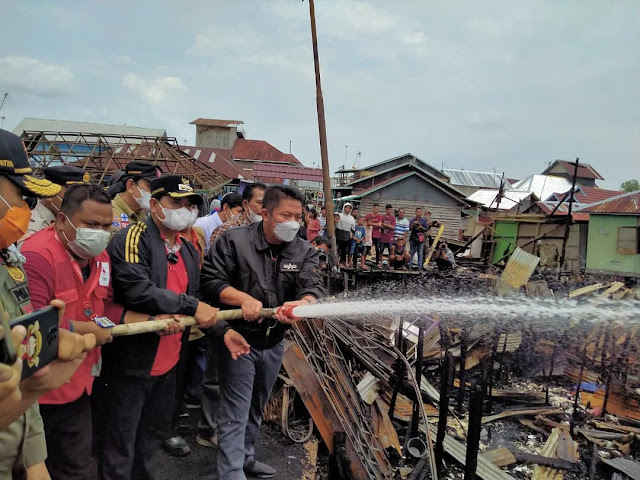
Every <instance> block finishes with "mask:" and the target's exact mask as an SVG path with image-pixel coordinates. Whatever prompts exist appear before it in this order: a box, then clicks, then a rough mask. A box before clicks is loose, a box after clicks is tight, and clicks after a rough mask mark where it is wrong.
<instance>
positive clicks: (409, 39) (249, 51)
mask: <svg viewBox="0 0 640 480" xmlns="http://www.w3.org/2000/svg"><path fill="white" fill-rule="evenodd" d="M0 10H1V11H2V20H0V21H1V22H2V27H1V28H0V94H2V93H4V92H5V91H6V92H9V99H8V101H7V104H6V106H5V109H4V111H3V113H2V114H3V115H4V116H6V119H5V120H4V128H8V129H13V128H14V127H15V126H16V125H17V124H18V122H19V121H20V120H21V119H22V118H23V117H41V118H56V119H65V120H81V121H93V122H102V123H113V124H127V125H136V126H144V127H154V128H165V129H166V130H167V132H168V134H169V135H170V136H175V137H177V138H178V140H179V141H180V142H181V143H182V142H183V141H184V140H185V139H186V140H187V143H190V144H193V142H194V139H195V127H193V126H192V125H189V122H190V121H192V120H194V119H195V118H198V117H208V118H223V119H238V120H243V121H244V122H245V128H246V132H247V135H248V137H249V138H254V139H264V140H267V141H269V142H270V143H272V144H273V145H275V146H276V147H278V148H280V149H281V150H283V151H285V152H288V151H289V142H290V141H291V142H292V152H293V153H294V154H295V155H297V157H298V158H299V159H300V160H301V161H302V162H303V163H304V164H305V165H309V166H311V165H313V164H315V166H318V165H319V163H320V153H319V152H320V150H319V146H318V128H317V119H316V107H315V84H314V76H313V56H312V50H311V39H310V28H309V6H308V3H307V2H304V3H301V2H300V1H299V0H263V1H257V0H242V1H223V0H208V1H205V0H201V1H195V0H182V1H178V0H175V1H169V0H153V1H151V0H146V1H143V0H139V1H134V0H130V1H126V2H124V1H119V0H111V1H106V0H105V1H89V0H82V1H80V0H78V1H57V2H51V1H38V0H29V1H28V2H26V1H13V0H0ZM316 14H317V25H318V34H319V48H320V62H321V67H322V80H323V90H324V99H325V106H326V116H327V128H328V143H329V156H330V160H331V166H332V170H335V169H336V168H338V167H339V166H341V165H342V164H343V163H345V162H344V160H345V146H346V145H348V147H349V148H348V152H347V161H346V163H347V167H350V166H352V165H353V164H354V162H355V158H356V153H357V152H361V159H360V161H359V164H358V166H360V167H362V166H366V165H369V164H372V163H376V162H379V161H381V160H384V159H386V158H390V157H393V156H397V155H400V154H403V153H406V152H411V153H413V154H414V155H416V156H418V157H419V158H421V159H422V160H424V161H426V162H428V163H430V164H432V165H434V166H436V167H438V168H441V167H442V165H443V164H444V166H445V168H464V169H467V170H479V171H493V170H494V169H495V170H496V171H497V172H503V171H504V172H505V173H506V175H507V176H508V177H511V178H523V177H524V176H526V175H528V174H530V173H540V172H542V170H544V168H545V167H546V166H547V164H548V162H550V161H553V160H554V159H556V158H562V159H567V160H573V159H574V158H575V157H580V159H581V161H584V162H589V163H591V164H593V165H594V166H595V167H596V169H597V170H599V171H600V172H601V173H602V175H603V176H604V177H605V179H606V180H605V182H600V186H603V187H607V188H618V187H619V185H620V183H621V182H622V181H623V180H626V179H629V178H634V177H635V178H638V179H640V54H639V49H638V46H639V45H640V1H637V0H626V1H624V0H616V1H611V0H602V1H595V0H575V1H569V0H562V1H558V0H549V1H542V0H536V1H526V0H518V1H517V2H514V1H513V0H505V1H500V0H494V1H491V2H488V1H484V0H475V1H462V0H460V1H455V2H452V1H432V0H428V1H427V0H414V1H412V0H396V1H388V0H380V1H373V0H372V1H364V0H316Z"/></svg>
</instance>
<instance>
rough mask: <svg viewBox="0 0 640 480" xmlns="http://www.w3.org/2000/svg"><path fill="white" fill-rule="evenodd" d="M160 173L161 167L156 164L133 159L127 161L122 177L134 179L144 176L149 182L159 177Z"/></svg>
mask: <svg viewBox="0 0 640 480" xmlns="http://www.w3.org/2000/svg"><path fill="white" fill-rule="evenodd" d="M160 175H162V169H161V168H160V167H159V166H158V165H154V164H153V163H149V162H140V161H135V162H129V163H127V166H126V167H125V169H124V177H123V178H127V179H129V178H133V179H134V180H136V179H138V178H144V179H145V180H149V181H150V182H151V181H153V180H155V179H156V178H159V177H160Z"/></svg>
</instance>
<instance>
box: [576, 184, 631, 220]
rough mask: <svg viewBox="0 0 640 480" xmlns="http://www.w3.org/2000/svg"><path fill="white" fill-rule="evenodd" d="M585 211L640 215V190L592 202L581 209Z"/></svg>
mask: <svg viewBox="0 0 640 480" xmlns="http://www.w3.org/2000/svg"><path fill="white" fill-rule="evenodd" d="M580 211H581V212H585V213H618V214H627V215H640V190H638V191H636V192H629V193H622V194H620V195H618V196H615V197H612V198H609V199H607V200H602V201H600V202H596V203H592V204H591V205H587V206H585V207H583V208H581V209H580Z"/></svg>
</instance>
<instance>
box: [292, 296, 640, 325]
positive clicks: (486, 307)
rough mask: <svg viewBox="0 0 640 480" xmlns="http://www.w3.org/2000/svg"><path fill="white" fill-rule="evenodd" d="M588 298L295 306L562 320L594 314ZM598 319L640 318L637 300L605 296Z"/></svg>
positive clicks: (323, 311)
mask: <svg viewBox="0 0 640 480" xmlns="http://www.w3.org/2000/svg"><path fill="white" fill-rule="evenodd" d="M594 313H595V312H594V306H593V305H592V304H591V303H589V302H584V301H577V300H570V299H555V300H554V299H542V298H528V297H488V296H459V297H442V296H439V297H432V298H420V299H416V298H415V297H412V298H402V297H396V298H393V299H384V300H357V301H350V300H349V301H336V302H327V303H320V304H317V305H309V306H306V305H305V306H300V307H296V308H295V309H294V314H295V315H296V316H299V317H309V318H314V317H322V318H326V319H331V318H352V319H358V318H359V319H366V320H372V321H375V319H376V317H382V316H388V315H402V316H405V315H406V316H420V315H435V314H438V315H440V316H443V317H455V318H459V319H468V320H473V319H474V318H478V319H480V318H491V319H495V320H500V321H509V320H525V319H536V320H547V321H555V322H558V324H563V323H566V322H568V321H571V320H572V319H579V318H580V317H587V316H588V315H589V314H594ZM597 318H598V321H614V320H615V321H622V320H624V321H626V322H633V323H636V322H640V301H637V300H632V301H629V300H626V301H615V300H608V301H606V302H605V303H601V304H600V305H599V306H598V309H597Z"/></svg>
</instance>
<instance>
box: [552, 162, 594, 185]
mask: <svg viewBox="0 0 640 480" xmlns="http://www.w3.org/2000/svg"><path fill="white" fill-rule="evenodd" d="M556 165H560V166H561V167H562V169H563V170H564V171H565V172H566V173H567V174H569V175H571V176H573V171H574V170H575V167H574V165H573V164H572V163H571V162H567V161H566V160H556V161H555V162H553V164H552V165H551V166H550V167H549V168H547V169H546V170H545V171H544V172H542V174H543V175H546V174H547V173H548V172H549V170H551V169H553V168H554V167H555V166H556ZM577 178H593V179H594V180H604V177H603V176H602V175H600V174H599V173H598V172H597V171H596V169H595V168H593V167H592V166H591V165H589V164H588V163H580V164H578V172H577Z"/></svg>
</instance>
